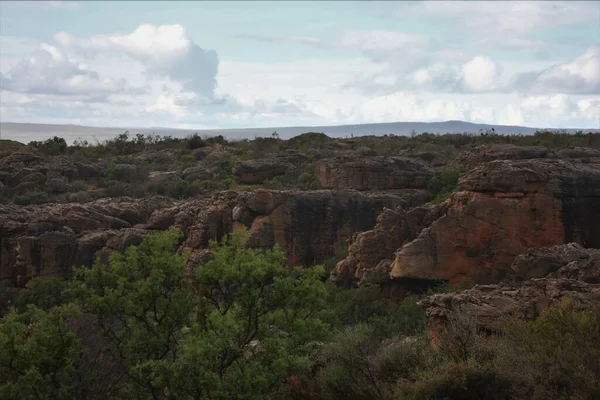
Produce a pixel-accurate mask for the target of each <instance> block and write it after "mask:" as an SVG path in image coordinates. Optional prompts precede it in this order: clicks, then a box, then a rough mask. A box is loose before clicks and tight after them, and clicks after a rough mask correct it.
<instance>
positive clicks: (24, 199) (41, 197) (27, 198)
mask: <svg viewBox="0 0 600 400" xmlns="http://www.w3.org/2000/svg"><path fill="white" fill-rule="evenodd" d="M49 201H50V195H49V194H48V193H46V192H41V191H34V192H27V193H24V194H22V195H18V196H15V198H14V199H13V202H14V203H15V204H17V205H20V206H26V205H29V204H44V203H47V202H49Z"/></svg>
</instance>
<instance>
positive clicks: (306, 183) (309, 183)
mask: <svg viewBox="0 0 600 400" xmlns="http://www.w3.org/2000/svg"><path fill="white" fill-rule="evenodd" d="M296 186H298V187H299V188H300V189H304V190H314V189H318V188H319V187H320V186H321V185H320V184H319V180H318V179H317V177H316V176H315V174H314V173H310V172H303V173H302V174H301V175H300V176H299V177H298V179H296Z"/></svg>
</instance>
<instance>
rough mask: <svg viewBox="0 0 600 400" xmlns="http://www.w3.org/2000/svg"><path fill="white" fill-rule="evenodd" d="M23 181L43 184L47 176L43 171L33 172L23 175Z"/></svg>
mask: <svg viewBox="0 0 600 400" xmlns="http://www.w3.org/2000/svg"><path fill="white" fill-rule="evenodd" d="M21 182H33V183H36V184H38V185H43V184H44V182H46V176H45V175H44V174H42V173H41V172H33V173H31V174H29V175H26V176H24V177H23V179H22V180H21Z"/></svg>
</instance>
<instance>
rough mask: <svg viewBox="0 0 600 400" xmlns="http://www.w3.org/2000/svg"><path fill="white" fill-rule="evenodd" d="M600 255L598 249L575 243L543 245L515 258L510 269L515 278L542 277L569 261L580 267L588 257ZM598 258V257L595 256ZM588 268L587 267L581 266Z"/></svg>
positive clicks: (574, 277) (565, 276) (564, 276)
mask: <svg viewBox="0 0 600 400" xmlns="http://www.w3.org/2000/svg"><path fill="white" fill-rule="evenodd" d="M594 255H596V256H597V255H600V250H593V249H585V248H583V247H582V246H581V245H579V244H577V243H567V244H564V245H558V246H550V247H543V248H541V249H534V250H531V251H529V252H527V253H525V254H521V255H519V256H517V257H516V258H515V261H514V262H513V263H512V265H511V269H512V271H513V272H514V274H515V277H516V278H517V279H522V280H526V279H532V278H543V277H545V276H547V275H550V274H552V273H554V272H556V271H558V270H559V269H560V268H562V267H564V266H566V265H567V264H569V263H574V264H573V265H577V267H576V268H577V269H578V270H579V269H581V268H580V267H581V265H580V264H581V263H582V262H587V261H589V260H590V257H592V256H594ZM595 258H596V259H598V257H595ZM582 268H583V269H585V270H589V268H588V267H582ZM561 277H563V278H572V279H580V278H579V277H578V276H577V277H576V276H568V275H563V276H561Z"/></svg>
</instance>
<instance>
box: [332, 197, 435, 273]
mask: <svg viewBox="0 0 600 400" xmlns="http://www.w3.org/2000/svg"><path fill="white" fill-rule="evenodd" d="M441 210H442V206H432V207H417V208H413V209H411V210H410V211H406V210H405V209H404V208H402V207H399V208H397V209H394V210H392V209H384V210H383V212H382V213H381V214H379V216H378V217H377V224H376V225H375V228H374V229H372V230H369V231H365V232H361V233H359V234H356V235H354V238H353V241H352V244H351V245H350V247H349V248H348V253H349V254H348V257H346V258H345V259H344V260H342V261H340V262H339V263H338V264H337V265H336V266H335V268H334V269H333V271H332V274H331V280H332V281H334V282H343V281H355V280H358V281H359V282H360V283H378V284H381V283H385V282H387V281H389V279H390V276H389V273H390V266H391V263H392V260H393V258H394V253H395V252H396V250H397V249H398V248H399V247H400V246H402V245H403V244H404V243H406V242H409V241H411V240H413V239H414V238H415V237H416V236H417V235H418V234H419V233H420V232H421V231H422V230H423V229H424V228H425V227H426V226H428V225H429V224H431V221H432V220H434V219H436V218H438V217H439V216H440V214H441Z"/></svg>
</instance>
